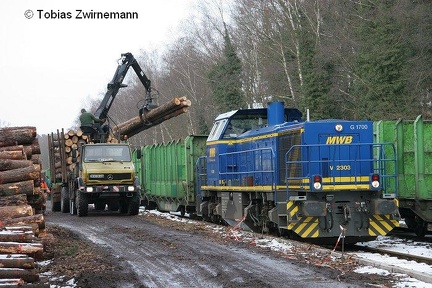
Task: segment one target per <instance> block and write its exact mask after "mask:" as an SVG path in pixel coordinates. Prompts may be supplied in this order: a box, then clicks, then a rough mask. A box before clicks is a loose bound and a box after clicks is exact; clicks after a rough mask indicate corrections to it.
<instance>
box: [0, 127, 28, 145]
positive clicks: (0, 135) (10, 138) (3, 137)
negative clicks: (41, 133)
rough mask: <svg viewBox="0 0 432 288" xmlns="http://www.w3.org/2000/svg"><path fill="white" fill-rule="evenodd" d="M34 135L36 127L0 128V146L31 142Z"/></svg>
mask: <svg viewBox="0 0 432 288" xmlns="http://www.w3.org/2000/svg"><path fill="white" fill-rule="evenodd" d="M35 137H36V127H4V128H0V147H4V146H14V145H21V144H31V143H33V139H34V138H35Z"/></svg>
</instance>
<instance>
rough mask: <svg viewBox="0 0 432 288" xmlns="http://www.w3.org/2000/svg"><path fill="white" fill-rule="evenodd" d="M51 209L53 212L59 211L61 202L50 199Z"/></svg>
mask: <svg viewBox="0 0 432 288" xmlns="http://www.w3.org/2000/svg"><path fill="white" fill-rule="evenodd" d="M51 211H53V212H59V211H61V202H52V200H51Z"/></svg>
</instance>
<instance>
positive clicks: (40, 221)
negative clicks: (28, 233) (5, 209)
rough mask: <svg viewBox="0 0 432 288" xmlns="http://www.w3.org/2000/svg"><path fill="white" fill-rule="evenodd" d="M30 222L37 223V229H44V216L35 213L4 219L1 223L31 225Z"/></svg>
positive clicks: (6, 224)
mask: <svg viewBox="0 0 432 288" xmlns="http://www.w3.org/2000/svg"><path fill="white" fill-rule="evenodd" d="M31 224H37V226H38V227H39V229H41V230H42V229H45V217H44V215H42V214H36V215H31V216H25V217H19V218H13V219H6V220H3V225H5V226H18V225H22V226H25V225H31Z"/></svg>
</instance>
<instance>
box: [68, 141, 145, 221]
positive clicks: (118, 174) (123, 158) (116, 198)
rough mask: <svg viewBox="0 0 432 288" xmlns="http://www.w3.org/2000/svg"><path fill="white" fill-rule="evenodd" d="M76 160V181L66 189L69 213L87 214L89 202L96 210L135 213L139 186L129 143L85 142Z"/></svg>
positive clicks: (136, 212) (136, 211)
mask: <svg viewBox="0 0 432 288" xmlns="http://www.w3.org/2000/svg"><path fill="white" fill-rule="evenodd" d="M78 152H79V153H77V155H79V156H78V157H76V158H75V159H73V161H74V162H76V164H77V165H76V166H75V171H74V174H75V177H73V179H74V181H75V183H74V185H70V187H74V188H75V189H73V190H72V191H69V194H70V196H71V197H70V199H71V204H72V205H71V208H72V213H74V212H76V213H77V214H78V216H86V215H87V213H88V204H94V205H95V209H96V210H104V209H105V206H106V205H108V209H109V210H111V211H117V210H119V209H120V213H128V214H130V215H137V214H138V211H139V204H140V186H139V185H138V181H137V178H136V176H135V167H134V164H133V162H132V157H131V150H130V146H129V145H128V144H126V143H121V144H113V143H98V144H84V145H82V146H81V147H80V148H79V150H78Z"/></svg>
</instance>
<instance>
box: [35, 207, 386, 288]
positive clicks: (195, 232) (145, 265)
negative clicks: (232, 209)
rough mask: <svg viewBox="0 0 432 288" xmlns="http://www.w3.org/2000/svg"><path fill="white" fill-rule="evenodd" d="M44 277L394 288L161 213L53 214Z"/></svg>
mask: <svg viewBox="0 0 432 288" xmlns="http://www.w3.org/2000/svg"><path fill="white" fill-rule="evenodd" d="M46 220H47V237H46V240H45V243H46V249H45V250H46V253H45V260H47V261H46V263H49V264H48V265H41V268H40V269H41V274H42V275H46V277H47V278H48V281H49V283H50V285H51V287H92V288H94V287H252V288H253V287H392V283H393V279H391V278H390V277H387V276H382V275H373V274H372V275H371V274H358V273H355V272H352V270H353V269H354V268H355V267H356V264H355V263H354V262H353V261H351V260H350V259H344V260H340V259H339V260H336V261H334V262H331V263H329V262H328V261H324V259H326V258H327V255H320V254H317V253H304V252H305V251H301V252H300V251H299V253H298V254H292V255H286V254H283V253H279V252H274V251H270V250H269V249H263V248H259V247H256V246H254V245H251V244H250V243H245V242H241V241H238V239H235V237H234V238H233V237H227V236H226V235H225V236H223V235H221V234H220V233H215V232H214V229H213V228H211V226H209V225H208V224H206V223H204V222H197V221H188V222H187V223H185V222H178V221H172V220H169V219H166V218H165V217H159V216H157V215H154V214H150V213H145V214H144V215H139V216H134V217H128V216H120V215H117V214H113V213H108V212H106V213H105V212H102V213H97V214H92V213H90V215H89V216H88V217H83V218H79V217H76V216H71V215H68V214H62V213H48V214H47V215H46Z"/></svg>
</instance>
